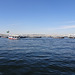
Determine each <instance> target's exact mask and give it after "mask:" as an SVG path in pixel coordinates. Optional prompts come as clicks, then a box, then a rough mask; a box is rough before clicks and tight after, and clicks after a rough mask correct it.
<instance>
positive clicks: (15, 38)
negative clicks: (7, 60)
mask: <svg viewBox="0 0 75 75" xmlns="http://www.w3.org/2000/svg"><path fill="white" fill-rule="evenodd" d="M19 38H20V37H19V36H8V39H11V40H18V39H19Z"/></svg>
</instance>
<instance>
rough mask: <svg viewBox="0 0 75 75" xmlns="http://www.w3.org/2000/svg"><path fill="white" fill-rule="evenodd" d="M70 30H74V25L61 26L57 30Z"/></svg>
mask: <svg viewBox="0 0 75 75" xmlns="http://www.w3.org/2000/svg"><path fill="white" fill-rule="evenodd" d="M72 28H75V25H67V26H61V27H59V28H58V29H72Z"/></svg>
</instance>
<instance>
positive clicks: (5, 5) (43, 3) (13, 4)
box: [0, 0, 75, 34]
mask: <svg viewBox="0 0 75 75" xmlns="http://www.w3.org/2000/svg"><path fill="white" fill-rule="evenodd" d="M7 30H9V31H10V33H12V34H68V33H75V0H0V33H6V31H7Z"/></svg>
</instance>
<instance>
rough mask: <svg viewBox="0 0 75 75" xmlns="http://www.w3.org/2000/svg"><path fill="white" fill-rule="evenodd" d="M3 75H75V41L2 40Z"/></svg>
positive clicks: (1, 68) (0, 54) (0, 50)
mask: <svg viewBox="0 0 75 75" xmlns="http://www.w3.org/2000/svg"><path fill="white" fill-rule="evenodd" d="M0 75H75V39H69V38H66V39H53V38H25V39H20V40H9V39H7V38H0Z"/></svg>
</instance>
